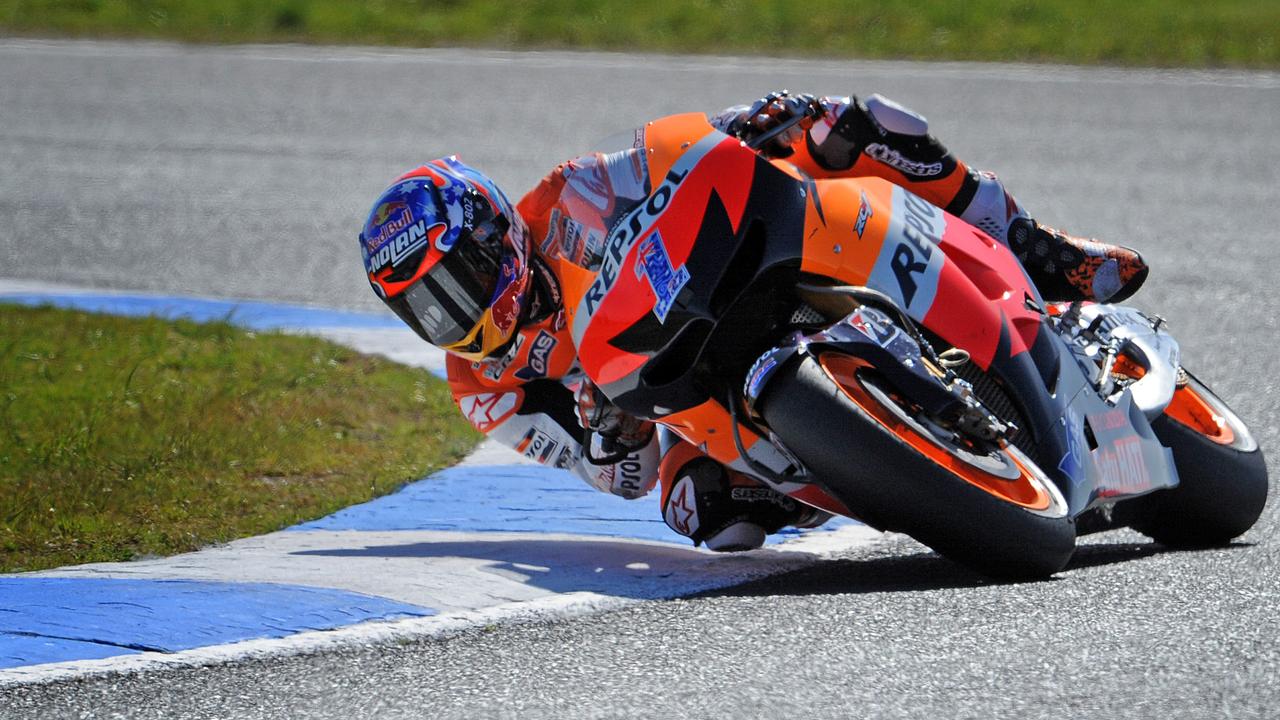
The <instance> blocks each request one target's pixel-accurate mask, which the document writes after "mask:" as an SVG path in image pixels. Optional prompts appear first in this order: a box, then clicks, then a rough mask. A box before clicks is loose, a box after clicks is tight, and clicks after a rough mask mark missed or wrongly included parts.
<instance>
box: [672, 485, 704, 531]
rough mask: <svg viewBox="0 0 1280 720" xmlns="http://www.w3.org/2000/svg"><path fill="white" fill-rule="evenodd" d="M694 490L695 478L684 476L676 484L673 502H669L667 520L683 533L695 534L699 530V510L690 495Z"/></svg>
mask: <svg viewBox="0 0 1280 720" xmlns="http://www.w3.org/2000/svg"><path fill="white" fill-rule="evenodd" d="M692 492H693V479H692V478H688V477H684V478H681V479H680V481H679V482H678V483H677V484H676V487H675V489H674V490H672V494H671V502H670V503H668V504H667V521H668V522H669V523H670V525H671V527H673V528H675V530H676V532H678V533H680V534H681V535H686V536H689V535H693V534H694V533H695V532H697V531H698V524H699V523H698V510H697V506H696V505H695V504H694V501H693V498H692V497H690V495H691V494H692Z"/></svg>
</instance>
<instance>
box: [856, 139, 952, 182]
mask: <svg viewBox="0 0 1280 720" xmlns="http://www.w3.org/2000/svg"><path fill="white" fill-rule="evenodd" d="M862 152H864V153H866V154H867V155H869V156H871V158H872V159H874V160H879V161H880V162H882V163H884V164H885V165H888V166H889V167H891V168H894V169H896V170H901V171H902V172H904V173H906V174H907V175H917V176H920V177H932V176H934V175H941V174H942V163H941V162H931V163H923V162H918V161H916V160H911V159H910V158H905V157H903V156H902V153H900V152H898V151H897V150H894V149H893V148H891V147H889V146H888V145H884V144H882V143H871V144H870V145H868V146H867V147H866V149H865V150H863V151H862Z"/></svg>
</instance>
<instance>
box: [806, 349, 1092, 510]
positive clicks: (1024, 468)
mask: <svg viewBox="0 0 1280 720" xmlns="http://www.w3.org/2000/svg"><path fill="white" fill-rule="evenodd" d="M818 362H819V364H820V365H821V366H822V369H823V371H824V372H826V374H827V376H828V377H829V378H830V379H831V381H832V382H834V383H835V385H836V387H838V388H839V389H840V392H841V393H842V394H843V395H844V396H845V397H847V398H848V399H849V400H850V401H851V402H853V403H854V404H855V405H857V406H858V407H859V408H861V409H862V410H863V411H864V412H865V413H866V414H867V415H869V416H870V417H871V418H872V419H874V420H875V421H876V422H877V423H878V424H880V425H881V426H882V427H883V428H884V429H885V430H887V431H888V432H889V433H890V434H892V435H894V436H895V437H897V438H898V439H900V440H902V441H903V442H905V443H906V444H907V445H909V446H910V447H911V448H912V449H913V450H915V451H916V452H918V453H920V454H921V455H924V456H925V457H927V458H928V459H929V460H931V461H932V462H933V463H934V464H936V465H938V466H940V467H942V468H943V469H945V470H947V471H948V472H950V473H951V474H952V475H954V476H955V477H957V478H960V479H961V480H963V481H965V482H967V483H969V484H970V485H973V486H974V487H977V488H979V489H980V490H983V491H985V492H987V493H990V494H991V495H994V496H996V497H998V498H1000V499H1001V500H1004V501H1006V502H1008V503H1011V504H1013V505H1017V506H1019V507H1021V508H1023V509H1025V510H1028V511H1030V512H1033V513H1035V514H1037V515H1045V516H1048V517H1063V516H1065V515H1066V514H1067V504H1066V501H1065V500H1064V499H1063V497H1062V493H1061V492H1059V490H1058V488H1057V486H1056V485H1054V484H1053V482H1052V481H1051V480H1049V479H1048V478H1047V477H1046V476H1045V475H1044V473H1043V472H1041V471H1040V470H1039V468H1038V467H1036V465H1035V463H1033V462H1032V461H1031V460H1030V459H1029V458H1027V457H1026V455H1024V454H1023V453H1022V452H1020V451H1018V449H1017V448H1016V447H1014V446H1013V445H1011V444H1006V445H1005V446H1003V447H1000V448H998V449H996V453H995V455H994V456H993V455H992V454H981V453H977V452H973V451H968V450H964V449H963V448H961V447H960V446H958V445H956V444H955V443H952V442H949V441H947V440H944V439H942V438H940V437H938V436H936V435H935V434H933V433H931V432H930V431H929V429H928V427H927V426H926V425H924V424H922V423H920V422H919V421H917V420H914V419H913V418H912V417H911V416H910V414H909V413H907V412H906V410H905V409H904V408H902V407H900V406H899V405H898V404H897V403H895V402H893V401H892V400H891V399H889V398H888V397H886V396H885V395H884V394H883V393H881V392H877V391H876V390H875V389H874V386H873V387H872V388H869V387H868V384H867V383H865V382H864V381H863V379H862V378H860V377H859V371H860V370H863V369H866V368H870V365H869V364H868V363H867V362H866V361H864V360H861V359H860V358H855V357H850V356H848V355H842V354H838V353H825V354H823V355H822V356H821V357H819V358H818ZM997 457H998V458H999V459H998V460H997V459H996V458H997ZM975 460H978V461H977V462H975Z"/></svg>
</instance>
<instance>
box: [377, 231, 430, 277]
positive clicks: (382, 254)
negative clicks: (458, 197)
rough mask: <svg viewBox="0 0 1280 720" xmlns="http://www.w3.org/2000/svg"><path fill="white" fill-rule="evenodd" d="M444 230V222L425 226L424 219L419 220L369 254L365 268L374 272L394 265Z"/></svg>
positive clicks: (421, 247) (424, 245)
mask: <svg viewBox="0 0 1280 720" xmlns="http://www.w3.org/2000/svg"><path fill="white" fill-rule="evenodd" d="M444 230H445V224H444V223H436V224H434V225H432V226H430V227H427V221H426V220H419V221H418V222H416V223H414V224H412V225H410V226H409V227H408V228H407V229H406V230H405V231H404V232H402V233H400V234H399V235H396V236H395V238H394V239H393V240H391V241H389V242H387V243H386V244H384V245H383V246H382V247H381V248H379V249H378V251H377V252H375V253H373V254H372V255H370V256H369V260H368V264H367V265H366V266H365V268H366V269H367V270H368V271H369V272H371V273H374V272H377V271H379V270H381V269H383V268H386V267H396V266H397V265H399V264H400V263H402V262H404V260H405V258H407V257H409V256H411V255H413V254H414V253H416V252H418V251H419V250H421V249H423V248H424V247H426V246H427V241H428V238H429V237H430V236H432V235H434V236H436V237H439V236H441V235H442V234H443V233H444Z"/></svg>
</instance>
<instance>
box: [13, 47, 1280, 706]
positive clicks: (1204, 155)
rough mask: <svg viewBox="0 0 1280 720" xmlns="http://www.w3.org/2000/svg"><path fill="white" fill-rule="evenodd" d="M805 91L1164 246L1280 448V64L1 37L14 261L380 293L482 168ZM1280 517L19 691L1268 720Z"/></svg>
mask: <svg viewBox="0 0 1280 720" xmlns="http://www.w3.org/2000/svg"><path fill="white" fill-rule="evenodd" d="M781 87H788V88H791V89H792V90H797V91H799V90H811V91H815V92H821V93H832V94H834V93H840V94H843V93H848V92H855V93H863V94H869V93H871V92H881V93H883V94H885V95H888V96H890V97H893V98H895V99H897V100H899V101H901V102H903V103H904V104H906V105H908V106H910V107H913V108H915V109H916V110H918V111H920V112H922V113H923V114H925V115H926V116H928V117H929V118H930V120H931V123H932V127H933V129H934V130H935V132H936V133H937V134H938V135H939V136H940V137H941V138H942V139H943V141H944V142H946V143H947V144H948V146H949V147H951V148H952V149H953V150H954V151H955V152H956V153H957V154H958V155H959V156H960V157H961V158H963V159H965V160H967V161H969V162H970V163H972V164H973V165H976V166H978V167H982V168H989V169H994V170H997V171H999V172H1000V173H1001V175H1002V176H1003V177H1004V179H1005V180H1006V181H1007V183H1008V184H1009V186H1010V187H1011V188H1012V189H1013V191H1014V192H1015V193H1016V194H1017V195H1018V197H1019V199H1020V200H1021V201H1022V202H1023V203H1024V204H1025V205H1026V206H1027V207H1028V208H1029V209H1030V210H1031V212H1032V213H1033V214H1034V215H1035V216H1036V217H1038V218H1040V219H1042V220H1044V221H1046V222H1049V223H1051V224H1054V225H1058V226H1060V227H1064V228H1067V229H1070V230H1074V231H1077V232H1079V233H1088V234H1094V235H1096V236H1099V237H1102V238H1105V239H1110V240H1114V241H1122V242H1126V243H1129V244H1133V245H1135V246H1137V247H1139V248H1140V249H1142V250H1143V252H1144V253H1145V254H1146V255H1147V257H1148V259H1149V261H1150V262H1151V265H1152V267H1153V271H1152V276H1151V279H1150V281H1149V282H1148V284H1147V288H1146V289H1145V290H1144V291H1143V292H1142V293H1140V295H1139V296H1138V298H1137V299H1136V301H1135V302H1134V304H1136V305H1138V306H1140V307H1142V308H1145V309H1150V310H1157V311H1158V312H1160V313H1161V314H1162V315H1164V316H1165V317H1166V318H1168V319H1169V322H1170V324H1171V326H1172V329H1173V331H1174V333H1175V335H1176V336H1178V337H1179V338H1180V339H1181V341H1182V343H1183V350H1184V357H1185V359H1186V362H1187V364H1188V366H1189V367H1191V368H1192V369H1193V371H1196V372H1197V373H1198V374H1199V375H1201V377H1203V378H1205V379H1207V380H1208V381H1209V382H1210V383H1211V384H1212V385H1213V386H1214V387H1215V388H1216V389H1217V390H1218V391H1219V393H1220V394H1221V395H1223V396H1224V397H1225V398H1227V399H1228V401H1229V402H1231V403H1232V405H1233V406H1234V407H1235V409H1236V410H1237V411H1238V413H1239V414H1240V415H1241V416H1242V417H1243V418H1244V419H1245V420H1246V422H1248V423H1250V425H1251V426H1252V427H1253V428H1254V431H1255V433H1256V435H1257V436H1258V440H1259V442H1260V443H1261V445H1262V447H1263V449H1264V451H1266V452H1268V453H1269V454H1270V457H1271V458H1273V460H1272V462H1270V463H1269V464H1270V467H1271V474H1272V476H1273V477H1274V476H1275V475H1276V463H1275V461H1274V458H1276V457H1280V438H1278V437H1277V425H1278V423H1277V413H1276V403H1277V398H1278V396H1280V380H1277V377H1278V376H1280V360H1277V354H1276V341H1277V339H1278V338H1280V333H1278V332H1277V324H1278V321H1277V317H1280V293H1277V292H1276V290H1275V288H1274V277H1275V274H1276V266H1277V264H1278V263H1280V256H1278V253H1277V250H1276V241H1277V237H1276V233H1277V228H1278V227H1280V211H1278V210H1277V207H1276V199H1277V198H1276V188H1277V186H1280V112H1277V111H1278V110H1280V76H1278V75H1276V74H1274V73H1271V74H1243V73H1179V72H1155V71H1150V72H1148V71H1114V70H1082V69H1071V68H1051V67H1021V66H1019V67H1009V66H987V65H965V64H943V65H931V64H915V63H883V62H877V63H864V62H842V63H812V62H799V61H785V60H774V59H765V58H759V59H754V58H753V59H718V58H692V59H688V58H679V57H644V56H627V55H602V54H581V55H579V54H536V53H535V54H514V53H499V52H477V51H452V50H433V51H422V52H409V51H376V50H353V49H324V48H292V47H253V48H216V49H214V48H187V47H180V46H169V45H126V44H118V45H117V44H91V43H40V42H33V41H8V42H0V166H3V167H4V168H5V172H3V173H0V257H3V259H4V263H3V266H0V275H3V276H7V277H17V278H28V279H40V280H48V281H58V282H69V283H79V284H84V285H94V286H99V287H118V288H137V289H151V290H163V291H172V292H182V293H189V294H198V295H223V296H241V297H251V298H264V299H279V300H289V301H301V302H310V303H317V304H323V305H328V306H334V307H350V308H371V307H374V306H375V301H374V300H373V297H372V294H371V293H370V292H369V290H368V288H367V286H366V285H365V283H364V281H363V279H362V278H361V275H360V263H359V261H358V251H357V249H356V244H355V240H354V237H355V234H356V231H357V228H358V226H359V224H360V222H361V220H362V219H363V217H362V215H363V213H364V212H365V211H366V210H367V207H368V205H367V204H368V203H369V202H371V201H372V199H373V197H374V196H375V194H376V193H377V192H378V191H379V190H381V189H382V187H384V186H385V184H386V183H388V182H389V180H390V179H391V178H392V177H393V176H394V175H395V174H397V173H398V172H400V171H402V170H404V169H407V167H409V166H411V165H413V164H417V163H419V162H421V161H424V160H426V159H429V158H431V157H435V156H438V155H441V154H444V153H450V152H456V153H459V154H461V155H462V156H463V157H464V158H465V159H466V160H468V161H469V162H471V163H473V164H475V165H476V166H478V167H480V168H483V169H486V170H489V171H490V172H491V173H492V174H493V175H494V176H496V178H497V179H498V180H499V181H500V182H501V183H502V184H503V185H504V186H505V187H508V188H510V189H511V192H512V194H518V193H519V192H521V191H522V190H523V188H525V187H528V186H529V185H530V184H531V183H533V182H534V181H536V180H537V179H538V178H539V177H540V176H541V175H542V174H543V173H544V172H546V170H548V169H549V168H550V167H552V166H553V165H554V164H555V163H557V162H559V161H561V160H563V159H565V158H567V157H569V156H571V155H573V154H575V153H577V152H580V151H582V150H584V149H587V148H588V147H589V145H590V144H591V141H592V140H593V139H594V138H598V137H604V136H606V135H608V134H611V133H612V132H614V131H617V130H619V129H622V128H625V127H628V126H633V125H636V124H639V123H640V122H642V121H643V120H645V119H647V118H650V117H653V116H658V115H661V114H664V113H668V112H674V111H682V110H689V109H699V110H713V109H716V108H719V107H722V106H725V105H728V104H733V103H737V102H748V101H750V100H752V99H753V98H756V97H758V96H760V95H762V94H764V93H765V92H767V91H769V90H772V89H775V88H781ZM1275 507H1276V503H1275V502H1271V503H1269V504H1268V508H1267V511H1266V513H1265V515H1264V517H1263V519H1262V520H1261V521H1260V522H1259V524H1258V526H1257V527H1255V528H1254V530H1253V531H1251V532H1250V533H1248V534H1247V535H1246V536H1245V537H1244V538H1242V539H1241V540H1240V541H1239V542H1237V543H1236V544H1234V545H1233V546H1231V547H1228V548H1222V549H1216V550H1208V551H1196V552H1173V551H1169V550H1166V549H1164V548H1161V547H1160V546H1157V545H1154V544H1151V543H1149V542H1147V541H1146V540H1145V539H1144V538H1142V537H1141V536H1139V535H1137V534H1135V533H1131V532H1127V531H1125V532H1113V533H1107V534H1103V535H1099V536H1093V537H1090V538H1086V539H1085V540H1083V541H1082V543H1081V549H1080V551H1079V553H1078V555H1077V557H1076V559H1075V561H1074V562H1073V563H1072V564H1071V565H1070V567H1068V569H1067V570H1066V571H1064V572H1062V573H1061V574H1059V575H1058V576H1057V577H1056V578H1054V579H1053V580H1050V581H1046V582H1038V583H1030V584H1015V585H1007V584H992V583H989V582H987V581H984V580H982V579H980V578H978V577H976V576H974V575H972V574H969V573H968V572H966V571H964V570H962V569H960V568H958V567H957V566H955V565H952V564H950V563H948V562H945V561H943V560H941V559H939V558H937V557H936V556H934V555H932V554H930V553H927V552H926V551H925V550H924V549H923V548H922V547H921V546H919V545H916V544H914V543H912V542H911V541H909V540H907V539H905V538H902V537H900V536H890V537H889V538H887V539H886V540H885V541H884V542H882V543H880V544H878V545H876V546H874V547H872V548H870V549H867V550H861V551H857V552H856V553H852V554H850V555H849V556H847V557H843V558H838V559H835V560H832V561H829V562H826V563H823V564H820V565H818V566H816V567H813V568H811V569H807V570H803V571H801V572H798V573H793V574H789V575H783V576H778V577H774V578H771V579H767V580H763V581H759V582H757V583H755V584H751V585H747V586H741V587H738V588H734V589H730V590H725V591H718V592H716V593H714V594H710V595H707V596H700V597H693V598H688V599H683V600H676V601H659V602H648V603H641V604H638V605H635V606H632V607H631V608H629V609H625V610H622V611H618V612H612V613H605V614H600V615H595V616H590V617H587V618H581V619H577V620H568V621H559V622H552V623H523V624H510V625H499V626H496V627H491V628H486V629H485V630H483V631H479V630H478V631H475V632H467V633H462V634H459V635H456V636H452V637H448V638H443V639H434V640H429V641H422V642H417V643H413V642H410V643H397V644H395V645H393V646H388V647H376V646H374V647H353V648H351V649H350V650H348V651H341V652H336V653H324V654H315V655H307V656H300V657H292V658H286V659H274V660H267V661H263V660H255V661H248V662H242V663H236V664H229V665H218V666H213V667H207V668H196V669H177V670H163V671H157V672H151V673H145V674H141V675H133V676H124V677H107V678H91V679H85V680H79V681H63V682H58V683H55V684H50V685H42V686H27V687H18V688H10V689H7V690H4V691H0V717H6V718H7V717H60V716H65V717H103V718H105V717H156V718H172V717H194V718H204V717H209V718H213V717H238V718H257V717H298V716H306V717H352V716H354V717H368V716H378V717H388V718H394V717H521V718H538V717H547V718H551V717H555V718H559V717H627V716H635V717H656V716H664V715H666V716H672V717H726V716H739V717H791V716H810V717H837V716H850V717H853V716H858V717H861V716H867V717H934V716H936V717H953V718H956V717H965V718H969V717H972V718H989V717H1009V716H1013V715H1015V714H1016V715H1018V716H1021V717H1028V718H1060V717H1103V716H1109V717H1136V718H1155V717H1159V718H1252V717H1275V716H1276V713H1277V708H1278V707H1280V674H1277V670H1276V668H1277V667H1280V617H1278V616H1277V614H1276V612H1275V607H1276V604H1277V600H1278V599H1280V544H1277V542H1276V540H1275V539H1274V537H1273V536H1274V530H1275V528H1276V524H1277V518H1276V510H1275Z"/></svg>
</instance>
